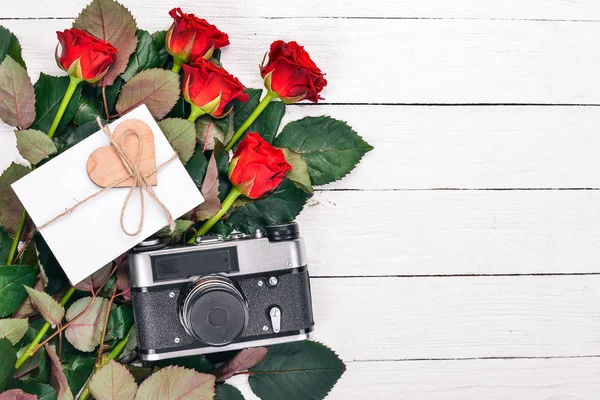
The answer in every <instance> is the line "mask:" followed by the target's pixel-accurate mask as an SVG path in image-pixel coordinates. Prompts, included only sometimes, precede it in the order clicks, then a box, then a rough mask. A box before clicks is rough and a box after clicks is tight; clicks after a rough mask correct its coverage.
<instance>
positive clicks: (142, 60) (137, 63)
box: [121, 29, 161, 82]
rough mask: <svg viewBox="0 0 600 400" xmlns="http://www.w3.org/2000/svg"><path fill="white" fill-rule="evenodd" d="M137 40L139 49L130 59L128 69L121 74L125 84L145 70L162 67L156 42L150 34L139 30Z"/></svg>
mask: <svg viewBox="0 0 600 400" xmlns="http://www.w3.org/2000/svg"><path fill="white" fill-rule="evenodd" d="M137 38H138V42H137V48H136V49H135V52H134V53H133V54H132V55H131V57H130V58H129V64H128V65H127V69H126V70H125V72H123V74H121V78H123V80H124V81H125V82H127V81H129V80H130V79H131V78H133V77H134V76H135V75H137V74H138V73H140V72H142V71H143V70H146V69H150V68H157V67H161V65H160V57H159V54H158V50H157V48H156V46H155V45H154V40H153V39H152V36H151V35H150V33H149V32H148V31H145V30H142V29H138V31H137Z"/></svg>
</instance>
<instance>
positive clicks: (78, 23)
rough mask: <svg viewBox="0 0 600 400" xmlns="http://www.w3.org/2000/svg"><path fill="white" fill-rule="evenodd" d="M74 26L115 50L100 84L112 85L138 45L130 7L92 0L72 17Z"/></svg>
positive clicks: (107, 1)
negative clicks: (113, 58) (111, 61)
mask: <svg viewBox="0 0 600 400" xmlns="http://www.w3.org/2000/svg"><path fill="white" fill-rule="evenodd" d="M73 27H74V28H77V29H82V30H85V31H87V32H89V33H90V34H92V35H94V36H96V37H97V38H99V39H102V40H104V41H106V42H109V43H110V44H112V45H113V46H114V47H115V48H116V49H117V56H116V60H115V63H114V64H113V66H112V67H110V69H109V70H108V73H107V74H106V76H105V77H104V78H103V79H102V83H103V84H105V85H106V86H110V85H112V84H113V82H114V81H115V79H116V78H117V77H118V76H119V75H121V74H122V73H123V72H124V71H125V69H126V68H127V64H128V63H129V56H131V54H133V52H134V51H135V49H136V46H137V40H138V39H137V36H136V32H137V25H136V23H135V19H134V18H133V16H132V15H131V13H130V12H129V10H128V9H127V8H125V7H123V6H122V5H121V4H119V3H117V2H116V1H114V0H94V1H93V2H92V3H91V4H90V5H89V6H87V8H85V9H84V10H83V11H82V12H81V14H79V16H78V17H77V19H75V22H74V23H73Z"/></svg>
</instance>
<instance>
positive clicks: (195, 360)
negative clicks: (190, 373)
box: [153, 356, 213, 374]
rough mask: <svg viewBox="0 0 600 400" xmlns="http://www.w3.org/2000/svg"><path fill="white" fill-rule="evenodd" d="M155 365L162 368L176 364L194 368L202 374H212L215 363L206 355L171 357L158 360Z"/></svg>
mask: <svg viewBox="0 0 600 400" xmlns="http://www.w3.org/2000/svg"><path fill="white" fill-rule="evenodd" d="M153 365H156V366H159V367H161V368H164V367H168V366H170V365H176V366H179V367H184V368H188V369H193V370H195V371H196V372H200V373H201V374H210V373H211V372H212V370H213V365H212V363H211V362H210V361H208V359H207V358H206V357H204V356H190V357H178V358H171V359H169V360H162V361H156V362H154V363H153Z"/></svg>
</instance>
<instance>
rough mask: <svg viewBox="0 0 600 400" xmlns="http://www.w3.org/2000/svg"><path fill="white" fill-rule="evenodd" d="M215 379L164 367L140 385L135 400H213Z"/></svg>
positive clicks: (194, 372) (191, 371)
mask: <svg viewBox="0 0 600 400" xmlns="http://www.w3.org/2000/svg"><path fill="white" fill-rule="evenodd" d="M214 397H215V377H214V376H213V375H209V374H201V373H199V372H196V371H194V370H191V369H187V368H183V367H173V366H171V367H166V368H163V369H161V370H160V371H158V372H155V373H154V374H152V375H151V376H150V377H149V378H148V379H146V380H145V381H144V382H142V384H141V385H140V388H139V389H138V391H137V395H136V396H135V399H136V400H154V399H185V400H213V398H214Z"/></svg>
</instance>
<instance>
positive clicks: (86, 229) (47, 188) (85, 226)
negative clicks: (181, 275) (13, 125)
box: [12, 105, 204, 283]
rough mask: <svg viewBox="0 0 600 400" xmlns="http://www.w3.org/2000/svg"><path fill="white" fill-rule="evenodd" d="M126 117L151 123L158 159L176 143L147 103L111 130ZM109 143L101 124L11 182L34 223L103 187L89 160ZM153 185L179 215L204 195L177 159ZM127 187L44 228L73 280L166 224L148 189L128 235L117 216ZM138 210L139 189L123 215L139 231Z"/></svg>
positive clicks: (161, 171)
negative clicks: (141, 222)
mask: <svg viewBox="0 0 600 400" xmlns="http://www.w3.org/2000/svg"><path fill="white" fill-rule="evenodd" d="M128 119H139V120H141V121H144V122H145V123H147V124H148V125H149V126H150V127H151V128H152V131H153V133H154V146H155V154H156V165H160V164H161V163H163V162H164V161H166V160H168V159H169V158H171V157H172V155H173V154H174V150H173V148H172V147H171V145H170V144H169V142H168V141H167V139H166V138H165V136H164V134H163V133H162V131H161V130H160V128H159V127H158V125H157V124H156V122H155V121H154V118H153V117H152V115H151V114H150V112H149V111H148V108H146V106H145V105H144V106H140V107H138V108H136V109H135V110H133V111H131V112H130V113H128V114H127V115H126V116H124V117H122V118H119V119H118V120H116V121H114V122H113V123H111V124H110V129H111V131H113V130H114V129H115V128H116V126H117V125H118V124H119V123H120V122H122V121H125V120H128ZM109 145H110V142H109V140H108V138H107V137H106V135H105V134H104V133H103V132H101V131H100V130H98V132H96V133H94V134H93V135H91V136H90V137H88V138H87V139H85V140H83V141H81V142H80V143H78V144H77V145H76V146H73V147H72V148H70V149H69V150H67V151H65V152H64V153H62V154H61V155H59V156H57V157H56V158H54V159H53V160H51V161H49V162H47V163H46V164H44V165H43V166H42V167H40V168H38V169H36V170H34V171H33V172H31V173H29V174H28V175H27V176H25V177H23V178H21V179H19V180H18V181H17V182H15V183H13V185H12V188H13V189H14V191H15V192H16V194H17V196H18V197H19V199H20V200H21V203H23V206H24V207H25V209H26V210H27V212H28V213H29V215H30V216H31V219H32V220H33V222H35V224H36V225H38V226H41V225H43V224H45V223H46V222H48V221H50V220H52V219H53V218H54V217H56V216H57V215H58V214H60V213H62V212H64V211H65V210H67V209H68V208H70V207H73V206H74V205H75V204H77V203H78V202H80V201H81V200H83V199H85V198H87V197H88V196H90V195H92V194H94V193H96V192H98V191H99V190H101V188H100V187H98V186H97V185H96V184H94V183H93V182H92V181H91V179H90V178H89V176H88V175H87V171H86V163H87V159H88V157H89V155H90V154H91V153H92V152H93V151H94V150H96V149H97V148H99V147H102V146H109ZM153 188H154V190H155V192H156V194H157V195H158V198H159V199H160V200H161V201H162V202H163V203H164V204H165V206H166V207H167V208H168V209H169V211H170V212H171V214H172V216H173V218H178V217H180V216H181V215H183V214H185V213H186V212H188V211H190V210H191V209H193V208H194V207H196V206H198V205H199V204H200V203H202V202H203V201H204V199H203V198H202V195H201V194H200V191H199V190H198V188H197V187H196V185H195V184H194V181H193V180H192V179H191V177H190V176H189V174H188V173H187V171H186V170H185V168H184V166H183V164H182V163H181V161H179V159H176V160H174V161H171V162H170V163H168V164H167V165H165V166H163V167H162V168H161V169H159V170H158V173H157V185H156V186H154V187H153ZM129 190H130V188H111V189H108V190H106V191H105V192H104V193H102V194H100V195H99V196H98V197H96V198H94V199H92V200H90V201H88V202H86V203H85V204H83V205H81V206H80V207H78V208H77V209H76V210H74V211H73V212H72V213H70V214H68V215H65V216H63V217H62V218H60V219H58V220H57V221H55V222H53V223H51V224H50V225H48V226H46V227H44V228H43V229H42V230H41V231H40V232H41V234H42V236H43V237H44V239H45V240H46V242H47V243H48V245H49V246H50V249H52V252H53V253H54V255H55V256H56V258H57V260H58V262H59V263H60V265H61V266H62V268H63V270H64V271H65V273H66V274H67V277H68V278H69V280H70V281H71V283H78V282H80V281H82V280H83V279H85V278H86V277H88V276H89V275H91V274H92V273H94V272H96V271H97V270H98V269H100V268H101V267H102V266H104V265H105V264H107V263H108V262H110V261H111V260H113V259H115V258H117V257H118V256H119V255H121V254H123V253H124V252H126V251H127V250H129V249H131V248H132V247H134V246H135V245H136V244H138V243H139V242H140V241H142V240H144V239H145V238H147V237H148V236H150V235H152V234H153V233H155V232H156V231H158V230H159V229H160V228H162V227H164V226H165V225H167V219H166V217H165V215H164V213H163V212H162V210H161V208H160V207H159V206H158V205H157V204H156V202H155V201H154V200H152V199H151V198H150V197H149V196H148V195H147V193H144V195H145V197H144V199H145V208H144V226H143V229H142V231H141V233H140V234H139V235H137V236H135V237H130V236H128V235H126V234H125V233H124V232H123V231H122V230H121V226H120V224H119V219H120V214H121V208H122V207H123V201H124V200H125V197H126V196H127V193H128V192H129ZM140 211H141V203H140V197H139V193H138V190H137V189H136V190H135V192H134V194H133V196H132V197H131V199H130V201H129V205H128V207H127V210H126V213H125V218H124V225H125V227H126V228H127V229H128V230H129V231H132V232H135V231H136V229H137V226H138V223H139V218H140Z"/></svg>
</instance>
